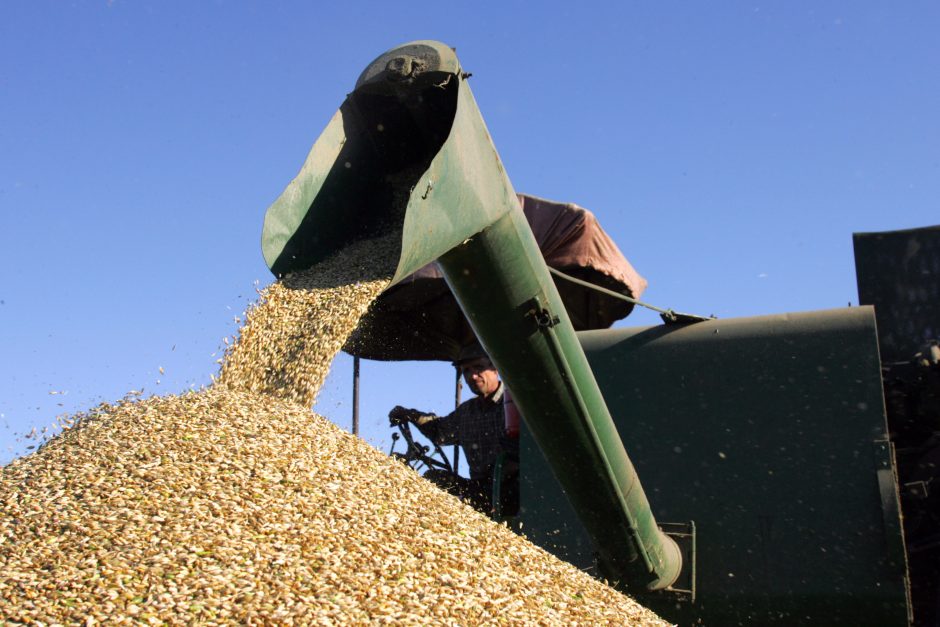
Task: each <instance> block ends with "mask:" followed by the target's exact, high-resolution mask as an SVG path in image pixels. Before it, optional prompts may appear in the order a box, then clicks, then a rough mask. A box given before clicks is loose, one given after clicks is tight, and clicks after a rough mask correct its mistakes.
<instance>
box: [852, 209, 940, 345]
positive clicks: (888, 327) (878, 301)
mask: <svg viewBox="0 0 940 627" xmlns="http://www.w3.org/2000/svg"><path fill="white" fill-rule="evenodd" d="M852 240H853V243H854V245H855V274H856V279H857V281H858V302H859V303H860V304H862V305H874V307H875V316H876V317H877V319H878V339H879V341H880V342H881V356H882V359H884V360H885V361H886V362H893V361H906V360H908V359H911V357H912V356H913V355H914V353H916V352H917V351H918V350H919V349H920V347H921V346H922V345H923V344H924V343H925V342H926V341H927V340H930V339H935V338H938V337H940V226H931V227H925V228H921V229H909V230H905V231H884V232H881V233H855V234H854V235H853V236H852Z"/></svg>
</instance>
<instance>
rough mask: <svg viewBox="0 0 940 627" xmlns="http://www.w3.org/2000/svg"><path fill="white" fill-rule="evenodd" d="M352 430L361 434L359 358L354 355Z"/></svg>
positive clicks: (355, 433) (354, 433) (356, 433)
mask: <svg viewBox="0 0 940 627" xmlns="http://www.w3.org/2000/svg"><path fill="white" fill-rule="evenodd" d="M352 406H353V410H352V411H353V416H352V432H353V435H359V358H358V357H353V397H352Z"/></svg>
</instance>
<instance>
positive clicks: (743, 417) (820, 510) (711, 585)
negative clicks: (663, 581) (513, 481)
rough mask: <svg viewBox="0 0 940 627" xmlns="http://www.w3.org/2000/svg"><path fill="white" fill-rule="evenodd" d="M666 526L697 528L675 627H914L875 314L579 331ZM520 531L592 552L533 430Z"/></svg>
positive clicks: (666, 607)
mask: <svg viewBox="0 0 940 627" xmlns="http://www.w3.org/2000/svg"><path fill="white" fill-rule="evenodd" d="M579 337H580V339H581V342H582V345H583V346H584V348H585V352H586V354H587V357H588V360H589V362H590V365H591V367H592V369H593V371H594V373H595V376H596V378H597V381H598V383H599V384H600V388H601V390H602V392H603V394H604V397H605V398H606V400H607V404H608V406H609V408H610V411H611V413H612V414H613V415H614V417H615V422H616V426H617V428H618V429H619V431H620V434H621V436H622V437H623V441H624V443H625V445H626V448H627V451H628V452H629V454H630V457H631V459H632V460H633V462H634V464H636V468H637V472H638V473H639V475H640V476H642V477H643V483H644V486H645V488H646V490H647V492H648V493H649V494H650V499H651V502H652V504H653V510H654V513H655V515H656V517H657V518H658V519H659V520H660V521H663V524H665V523H672V522H689V521H694V522H695V528H696V538H695V540H696V560H695V564H694V568H695V570H696V582H695V588H696V599H695V601H694V602H690V600H689V599H688V598H687V597H684V596H681V595H673V594H671V593H669V592H660V593H655V594H641V595H639V599H640V600H641V601H642V602H643V603H644V604H646V605H648V606H650V607H651V608H653V609H654V610H656V611H658V612H659V613H660V614H661V615H662V616H664V617H666V618H668V619H670V620H672V621H676V622H678V623H679V624H682V625H692V624H705V625H852V626H856V625H879V626H885V627H888V626H893V625H898V626H901V625H907V624H908V621H909V611H908V602H907V585H906V565H905V560H904V550H903V539H902V535H901V527H900V517H899V514H898V500H897V484H896V475H895V472H894V466H893V461H892V458H891V455H890V445H889V444H888V442H887V433H886V425H885V417H884V405H883V397H882V390H881V377H880V361H879V356H878V346H877V339H876V333H875V321H874V315H873V312H872V309H871V308H870V307H860V308H852V309H841V310H833V311H824V312H813V313H799V314H783V315H777V316H762V317H757V318H743V319H728V320H714V321H709V322H702V323H699V324H694V325H685V326H683V325H677V326H660V327H650V328H634V329H617V330H609V331H588V332H584V333H580V334H579ZM522 437H523V440H522V460H521V466H522V473H523V483H522V495H521V497H522V500H521V514H520V518H521V522H522V524H523V528H524V530H525V532H526V534H527V536H528V537H529V538H530V539H532V540H533V541H535V542H537V543H539V544H541V545H543V546H545V547H546V548H547V549H548V550H550V551H552V552H555V553H556V554H558V555H559V556H561V557H562V558H564V559H567V560H570V561H572V562H573V563H575V564H577V565H579V566H581V567H583V568H591V567H592V566H593V562H594V560H593V556H592V554H591V543H590V542H589V540H588V536H587V534H586V533H585V532H584V530H583V529H582V527H581V523H580V522H579V521H578V520H577V517H576V515H575V514H574V512H573V511H572V510H571V508H570V505H569V504H568V502H567V499H565V498H564V496H563V492H562V489H561V488H560V487H559V486H558V485H557V484H556V482H555V481H554V480H553V479H552V478H551V473H550V471H549V469H548V464H547V463H546V462H545V460H544V458H543V456H542V453H541V452H540V451H539V449H538V447H537V446H535V444H534V438H533V437H532V436H531V434H528V433H525V432H524V433H523V436H522Z"/></svg>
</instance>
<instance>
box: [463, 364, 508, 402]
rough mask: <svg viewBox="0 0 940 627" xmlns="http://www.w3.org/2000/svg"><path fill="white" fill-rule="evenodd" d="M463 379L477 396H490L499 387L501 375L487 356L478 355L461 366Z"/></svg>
mask: <svg viewBox="0 0 940 627" xmlns="http://www.w3.org/2000/svg"><path fill="white" fill-rule="evenodd" d="M460 371H461V372H462V373H463V379H464V381H466V382H467V386H468V387H469V388H470V389H471V390H472V391H473V393H474V394H476V395H477V396H489V395H490V394H492V393H493V392H495V391H496V388H497V387H499V375H497V374H496V368H494V367H493V364H492V363H491V362H490V360H489V359H487V358H486V357H478V358H477V359H472V360H470V361H468V362H465V363H463V364H462V365H461V366H460Z"/></svg>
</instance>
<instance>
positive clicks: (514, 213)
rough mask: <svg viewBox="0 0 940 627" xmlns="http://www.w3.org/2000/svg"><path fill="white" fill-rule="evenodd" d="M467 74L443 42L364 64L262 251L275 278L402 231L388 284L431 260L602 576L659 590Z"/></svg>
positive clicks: (602, 415) (636, 514) (607, 440)
mask: <svg viewBox="0 0 940 627" xmlns="http://www.w3.org/2000/svg"><path fill="white" fill-rule="evenodd" d="M466 78H467V77H466V75H464V74H463V73H462V72H461V71H460V69H459V64H458V63H457V61H456V56H455V55H454V54H453V51H452V50H451V49H450V48H448V47H446V46H444V45H443V44H439V43H437V42H415V43H412V44H407V45H406V46H403V47H401V48H399V49H395V50H392V51H389V52H387V53H386V54H384V55H382V56H381V57H379V58H378V59H377V60H376V61H374V62H373V63H372V64H371V65H370V66H369V68H367V70H366V71H365V72H364V73H363V75H362V77H360V80H359V83H358V84H357V87H356V90H355V91H354V92H353V93H352V94H350V95H349V97H348V98H347V99H346V101H345V102H344V103H343V105H342V106H341V108H340V111H339V112H338V114H337V116H336V117H334V118H333V120H332V121H331V123H330V126H328V127H327V129H326V131H324V133H323V134H322V135H321V137H320V139H318V140H317V142H316V144H315V145H314V147H313V150H312V151H311V153H310V156H309V157H308V159H307V162H306V163H305V164H304V167H303V168H302V170H301V172H300V174H299V175H298V176H297V178H295V179H294V181H293V182H292V183H291V184H290V185H289V186H288V188H287V190H285V192H284V193H283V194H282V195H281V197H280V198H278V200H277V201H276V202H275V203H274V204H273V205H272V206H271V207H270V208H269V210H268V214H267V216H266V218H265V228H264V233H263V236H262V249H263V252H264V255H265V259H266V261H267V263H268V264H269V267H270V268H271V269H272V271H273V272H274V273H275V274H276V275H278V276H280V275H283V274H285V273H287V272H291V271H294V270H299V269H304V268H306V267H309V266H310V265H312V264H313V263H315V262H316V261H318V260H320V259H323V258H325V257H326V256H328V255H329V254H331V253H332V252H334V251H336V250H339V249H340V248H342V247H343V246H345V245H347V244H348V243H349V242H351V241H353V240H355V239H359V238H363V237H369V236H375V235H377V234H379V233H382V232H387V231H389V230H391V229H396V228H402V229H403V234H402V246H401V255H400V260H399V264H398V269H397V273H396V275H395V278H394V281H398V280H401V279H402V278H403V277H405V276H407V275H409V274H411V273H413V272H414V271H415V270H417V269H418V268H420V267H422V266H424V265H425V264H427V263H430V262H432V261H434V260H435V259H436V260H438V263H439V264H440V266H441V268H442V271H443V273H444V275H445V277H446V279H447V282H448V284H449V285H450V287H451V290H452V291H453V293H454V295H455V297H456V299H457V301H458V302H459V304H460V306H461V309H462V310H463V311H464V313H465V314H466V316H467V318H468V320H469V321H470V324H471V326H472V327H473V329H474V331H475V332H476V334H477V337H478V338H479V339H480V341H481V342H482V344H483V345H484V346H485V347H486V349H487V350H488V352H489V354H490V356H491V357H492V359H493V362H494V363H495V365H496V367H497V369H498V370H499V372H500V374H501V376H502V378H503V380H504V381H505V382H506V383H507V385H508V386H509V387H510V388H511V389H512V392H513V396H514V399H515V402H516V404H517V405H518V406H519V409H520V411H521V413H522V415H523V417H524V418H525V420H526V421H528V424H529V425H530V428H531V431H532V433H534V434H535V437H536V440H537V441H538V443H539V445H540V446H541V447H542V448H543V450H545V451H546V455H547V457H548V458H549V459H550V461H551V467H552V470H553V472H554V474H555V475H556V476H557V477H559V479H560V480H561V482H562V483H563V484H564V485H565V486H566V487H567V490H568V494H569V495H570V496H571V499H572V502H573V503H574V504H575V507H576V509H577V510H578V512H579V515H580V517H581V520H582V521H583V523H584V526H585V528H586V529H588V531H589V533H590V535H591V537H592V540H593V544H594V546H595V548H596V550H597V551H598V553H599V555H600V562H601V564H602V565H603V567H604V573H605V575H606V576H607V577H608V578H610V579H612V580H615V581H618V582H620V583H621V584H622V585H624V586H627V585H629V586H632V587H635V588H637V589H645V588H647V587H650V588H659V587H664V586H668V585H669V584H670V583H671V582H672V581H673V579H675V577H676V576H678V574H679V570H680V569H681V559H680V555H679V552H678V549H677V547H676V546H675V543H674V542H673V541H672V540H671V539H670V538H668V537H667V536H665V535H664V534H663V533H662V532H661V531H660V530H659V528H658V527H657V525H656V521H655V519H654V518H653V516H652V514H651V512H650V508H649V505H648V503H647V500H646V496H645V494H644V492H643V489H642V487H641V486H640V482H639V479H638V478H637V476H636V473H635V472H634V470H633V467H632V465H631V464H630V460H629V459H628V458H627V455H626V453H625V452H624V449H623V446H622V444H621V442H620V439H619V437H618V435H617V429H616V428H615V427H614V424H613V421H612V420H611V418H610V414H609V413H608V411H607V408H606V405H605V403H604V399H603V397H602V396H601V394H600V391H599V389H598V387H597V383H596V382H595V380H594V377H593V375H592V373H591V369H590V367H589V366H588V364H587V361H586V359H585V357H584V353H583V351H582V349H581V346H580V344H579V342H578V340H577V337H576V335H575V332H574V329H573V327H572V325H571V322H570V320H569V319H568V316H567V313H566V312H565V308H564V306H563V304H562V302H561V298H560V296H559V295H558V292H557V290H556V288H555V286H554V283H553V280H552V278H551V276H550V275H549V273H548V269H547V267H546V266H545V263H544V261H543V259H542V256H541V253H540V252H539V249H538V245H537V244H536V242H535V238H534V236H533V235H532V232H531V230H530V228H529V226H528V224H527V222H526V220H525V217H524V216H523V214H522V210H521V208H520V206H519V204H518V200H517V199H516V196H515V192H514V191H513V189H512V185H511V184H510V182H509V178H508V177H507V176H506V173H505V171H504V169H503V166H502V163H501V162H500V160H499V157H498V155H497V153H496V149H495V148H494V147H493V143H492V141H491V140H490V137H489V134H488V132H487V130H486V127H485V125H484V123H483V118H482V116H481V115H480V112H479V110H478V109H477V105H476V103H475V101H474V99H473V95H472V93H471V92H470V89H469V86H468V85H467V83H466ZM394 281H393V282H394Z"/></svg>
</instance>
